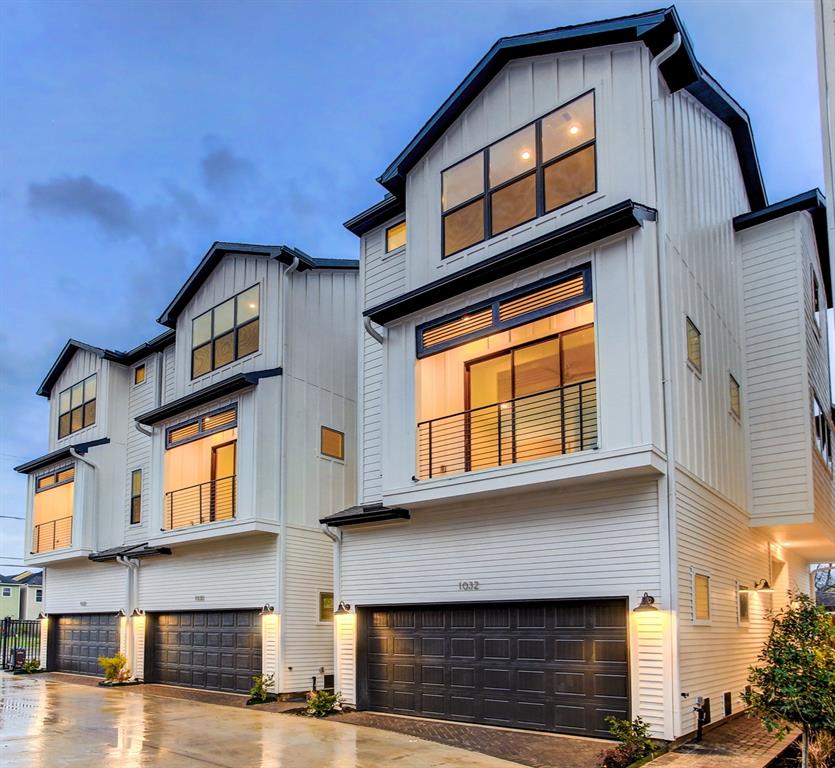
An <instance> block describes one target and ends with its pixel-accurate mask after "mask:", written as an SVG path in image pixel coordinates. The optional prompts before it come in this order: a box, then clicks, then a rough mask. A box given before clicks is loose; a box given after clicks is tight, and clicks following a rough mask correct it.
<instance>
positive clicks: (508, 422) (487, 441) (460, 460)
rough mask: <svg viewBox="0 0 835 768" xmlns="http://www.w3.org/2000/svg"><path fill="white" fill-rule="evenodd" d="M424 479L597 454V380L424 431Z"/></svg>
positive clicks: (443, 420) (429, 424)
mask: <svg viewBox="0 0 835 768" xmlns="http://www.w3.org/2000/svg"><path fill="white" fill-rule="evenodd" d="M417 426H418V435H417V440H418V479H420V480H424V479H427V478H430V477H437V476H438V475H450V474H457V473H461V472H470V471H472V470H475V469H485V468H487V467H497V466H501V465H503V464H515V463H517V462H520V461H530V460H531V459H541V458H545V457H547V456H559V455H562V454H566V453H576V452H577V451H586V450H589V449H592V448H597V382H596V381H595V380H594V379H591V380H589V381H582V382H579V383H577V384H569V385H566V386H563V387H556V388H555V389H549V390H546V391H545V392H537V393H535V394H532V395H523V396H522V397H517V398H514V399H513V400H505V401H504V402H500V403H493V404H491V405H485V406H482V407H480V408H472V409H470V410H468V411H461V412H460V413H454V414H451V415H449V416H442V417H440V418H438V419H430V420H428V421H421V422H420V423H419V424H418V425H417Z"/></svg>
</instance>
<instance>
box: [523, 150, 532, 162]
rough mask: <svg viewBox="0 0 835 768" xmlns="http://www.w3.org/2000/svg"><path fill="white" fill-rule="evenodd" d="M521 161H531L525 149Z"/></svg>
mask: <svg viewBox="0 0 835 768" xmlns="http://www.w3.org/2000/svg"><path fill="white" fill-rule="evenodd" d="M522 159H523V160H530V159H531V153H530V152H528V150H527V149H526V150H525V151H524V152H523V153H522Z"/></svg>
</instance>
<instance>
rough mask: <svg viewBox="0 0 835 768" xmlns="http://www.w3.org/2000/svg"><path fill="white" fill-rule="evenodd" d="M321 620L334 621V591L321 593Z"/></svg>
mask: <svg viewBox="0 0 835 768" xmlns="http://www.w3.org/2000/svg"><path fill="white" fill-rule="evenodd" d="M319 621H333V592H320V593H319Z"/></svg>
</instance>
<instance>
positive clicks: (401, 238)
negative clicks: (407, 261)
mask: <svg viewBox="0 0 835 768" xmlns="http://www.w3.org/2000/svg"><path fill="white" fill-rule="evenodd" d="M404 245H406V222H405V221H401V222H400V223H399V224H395V225H394V226H392V227H389V228H388V229H387V230H386V253H391V252H392V251H396V250H397V249H398V248H402V247H403V246H404Z"/></svg>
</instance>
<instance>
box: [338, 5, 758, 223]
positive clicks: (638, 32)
mask: <svg viewBox="0 0 835 768" xmlns="http://www.w3.org/2000/svg"><path fill="white" fill-rule="evenodd" d="M676 33H679V34H680V35H681V41H682V42H681V46H680V47H679V49H678V50H677V51H676V52H675V53H674V54H673V55H672V56H671V57H670V58H669V59H668V60H667V61H665V62H664V63H663V64H662V65H661V74H662V75H663V77H664V79H665V81H666V82H667V85H668V87H669V88H670V90H671V91H672V92H675V91H678V90H681V89H686V90H687V91H688V92H689V93H690V94H692V95H693V96H694V97H695V98H696V99H698V100H699V101H700V102H701V103H702V104H704V106H705V107H706V108H707V109H709V110H710V111H711V112H713V113H714V114H715V115H716V116H717V117H718V118H719V119H720V120H722V121H723V122H724V123H726V124H727V125H728V127H729V128H730V130H731V133H732V135H733V138H734V142H735V144H736V149H737V154H738V156H739V162H740V166H741V168H742V173H743V177H744V181H745V188H746V191H747V194H748V200H749V204H750V206H751V208H752V209H756V208H762V207H764V206H765V205H767V200H766V194H765V186H764V184H763V180H762V173H761V171H760V166H759V161H758V159H757V151H756V147H755V145H754V137H753V133H752V131H751V125H750V121H749V119H748V115H747V113H746V112H745V110H744V109H742V107H741V106H740V105H739V104H737V102H736V101H734V99H733V98H731V96H730V95H729V94H728V93H727V92H726V91H725V90H724V89H723V88H722V87H721V86H720V85H719V84H718V83H717V82H716V81H715V80H714V79H713V77H711V76H710V74H709V73H708V72H707V71H706V70H705V69H704V68H703V67H702V66H701V64H699V62H698V60H697V59H696V56H695V54H694V52H693V45H692V43H691V41H690V38H689V36H688V35H687V31H686V30H685V28H684V25H683V24H682V22H681V19H680V17H679V15H678V12H677V11H676V9H675V7H670V8H662V9H658V10H654V11H649V12H647V13H640V14H635V15H633V16H622V17H619V18H615V19H606V20H603V21H595V22H590V23H587V24H577V25H574V26H569V27H559V28H557V29H550V30H544V31H541V32H532V33H529V34H523V35H515V36H512V37H503V38H501V39H499V40H498V41H497V42H496V43H495V44H494V45H493V47H492V48H490V50H489V51H488V52H487V53H486V54H485V55H484V57H483V58H482V59H481V61H479V62H478V64H476V66H475V67H474V68H473V69H472V70H471V72H470V73H469V74H468V75H467V77H465V78H464V80H463V81H462V82H461V84H460V85H459V86H458V87H457V88H456V89H455V90H454V91H453V92H452V94H451V95H450V96H449V98H447V100H446V101H445V102H444V103H443V104H442V105H441V106H440V107H439V108H438V110H437V111H436V112H435V114H434V115H432V117H430V118H429V120H428V121H427V122H426V124H425V125H424V126H423V127H422V128H421V129H420V130H419V131H418V133H417V134H416V135H415V136H414V138H413V139H412V140H411V141H410V142H409V143H408V144H407V145H406V147H405V148H404V149H403V150H402V151H401V152H400V154H399V155H398V156H397V157H396V158H395V159H394V160H393V161H392V162H391V163H390V164H389V166H388V168H386V170H385V171H383V173H382V175H381V176H380V177H379V178H378V179H377V181H379V182H380V184H382V185H383V187H385V188H386V189H387V190H388V191H389V192H390V193H391V194H392V195H394V196H395V197H396V198H403V196H404V193H405V189H406V176H407V174H408V173H409V171H410V170H411V169H412V168H413V167H414V166H415V165H416V164H417V163H418V161H419V160H420V159H421V158H422V157H423V156H424V155H425V154H426V152H428V151H429V149H430V148H431V147H432V146H433V145H434V144H435V142H436V141H438V139H439V138H440V137H441V136H442V135H443V134H444V132H445V131H446V130H447V129H448V128H449V127H450V126H451V125H452V124H453V122H455V120H457V119H458V118H459V117H460V116H461V115H462V114H463V113H464V111H465V110H466V109H467V107H468V106H469V105H470V103H471V102H472V101H473V99H474V98H475V97H476V96H477V95H478V94H479V93H480V92H481V91H482V90H483V89H484V88H485V87H486V86H487V84H488V83H489V82H490V81H491V80H492V79H493V78H494V77H495V76H496V75H497V74H498V73H499V72H500V71H501V69H502V68H503V67H504V66H505V65H507V64H508V63H509V62H510V61H513V60H514V59H520V58H527V57H530V56H541V55H543V54H549V53H563V52H566V51H575V50H580V49H583V48H596V47H599V46H603V45H615V44H618V43H630V42H641V43H643V44H645V45H646V46H647V48H648V49H649V51H650V53H651V54H652V55H653V56H656V55H658V54H659V53H660V52H661V51H663V50H664V49H665V48H667V47H668V46H669V45H670V43H672V41H673V38H674V36H675V34H676ZM386 202H387V201H386V200H383V201H382V202H381V203H378V204H377V206H373V207H372V208H369V209H368V210H367V211H365V212H363V213H361V214H359V215H358V216H355V217H354V218H353V219H351V220H350V221H348V222H346V224H345V226H346V227H348V229H349V230H351V231H352V232H354V233H355V234H361V233H362V231H363V230H366V231H367V229H370V228H371V227H373V226H376V225H375V224H373V223H368V222H372V221H374V219H375V218H378V212H377V209H378V208H379V207H380V206H384V207H385V204H386ZM389 205H392V204H391V203H389ZM392 215H393V214H392ZM378 223H379V221H378Z"/></svg>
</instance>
